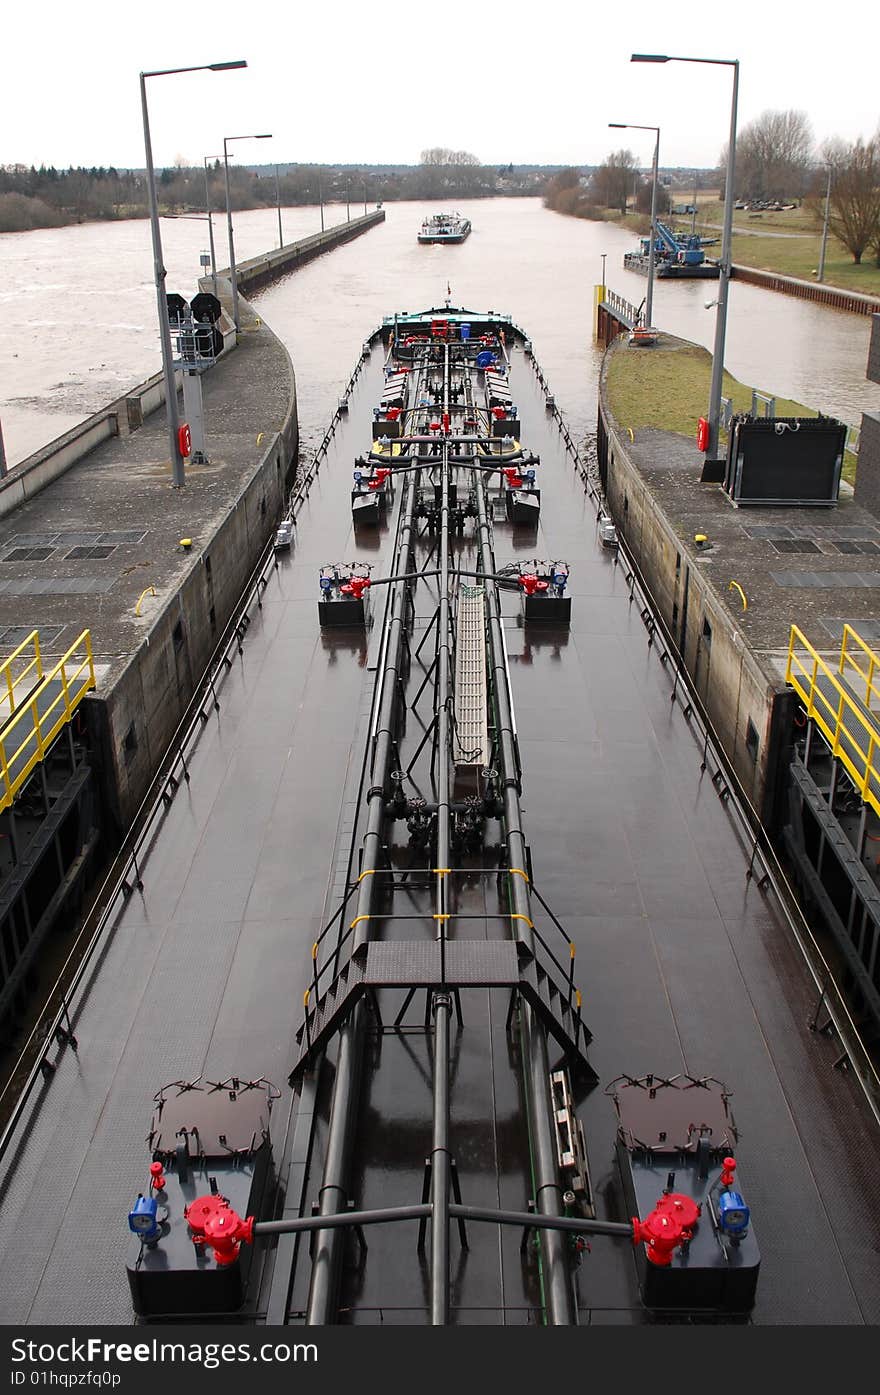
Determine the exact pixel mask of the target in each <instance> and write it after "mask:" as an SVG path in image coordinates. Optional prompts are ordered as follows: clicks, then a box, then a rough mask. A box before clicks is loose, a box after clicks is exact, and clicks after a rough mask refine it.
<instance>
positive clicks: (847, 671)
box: [838, 625, 880, 712]
mask: <svg viewBox="0 0 880 1395" xmlns="http://www.w3.org/2000/svg"><path fill="white" fill-rule="evenodd" d="M853 651H855V652H853ZM878 668H880V659H878V658H877V655H876V654H875V653H874V651H873V649H869V648H868V646H867V644H866V643H865V641H864V640H863V639H862V637H861V635H859V634H857V633H856V631H855V630H854V629H853V628H852V626H851V625H844V627H843V643H842V644H841V646H840V666H839V670H838V671H839V672H840V674H841V675H842V676H843V677H844V678H845V679H846V680H847V682H848V683H849V685H850V687H852V688H855V689H856V691H857V692H858V693H859V696H860V697H861V696H862V695H861V692H859V689H860V686H861V684H864V694H865V695H864V697H862V702H863V703H864V704H865V706H866V707H867V708H869V709H870V710H871V711H872V712H873V711H876V710H877V709H880V687H878V685H877V684H876V683H875V682H874V676H875V674H876V672H877V669H878ZM853 674H856V675H858V678H859V679H860V680H861V683H859V682H857V681H856V678H855V677H853Z"/></svg>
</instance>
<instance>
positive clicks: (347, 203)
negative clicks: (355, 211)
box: [345, 179, 351, 223]
mask: <svg viewBox="0 0 880 1395" xmlns="http://www.w3.org/2000/svg"><path fill="white" fill-rule="evenodd" d="M345 221H346V223H350V222H351V180H350V179H349V180H348V182H347V184H346V186H345Z"/></svg>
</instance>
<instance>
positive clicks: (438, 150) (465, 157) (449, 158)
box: [419, 145, 480, 167]
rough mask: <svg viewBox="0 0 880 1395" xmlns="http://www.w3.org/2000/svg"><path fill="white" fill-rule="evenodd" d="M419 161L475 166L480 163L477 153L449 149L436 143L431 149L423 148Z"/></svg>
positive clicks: (430, 163) (426, 163)
mask: <svg viewBox="0 0 880 1395" xmlns="http://www.w3.org/2000/svg"><path fill="white" fill-rule="evenodd" d="M419 163H420V164H422V165H467V166H470V167H473V166H474V165H479V163H480V162H479V160H478V159H477V157H476V155H471V154H470V153H469V152H468V151H467V150H447V149H446V148H445V146H442V145H435V146H432V148H431V149H430V150H423V151H422V153H421V155H420V156H419Z"/></svg>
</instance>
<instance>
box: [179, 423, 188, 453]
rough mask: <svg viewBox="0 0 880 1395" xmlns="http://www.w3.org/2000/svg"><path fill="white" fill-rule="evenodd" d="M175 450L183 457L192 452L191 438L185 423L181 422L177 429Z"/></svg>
mask: <svg viewBox="0 0 880 1395" xmlns="http://www.w3.org/2000/svg"><path fill="white" fill-rule="evenodd" d="M177 449H178V450H179V451H180V454H181V455H183V456H188V455H190V454H191V452H192V436H191V434H190V429H189V426H188V425H187V423H186V422H183V424H182V425H181V426H179V427H178V429H177Z"/></svg>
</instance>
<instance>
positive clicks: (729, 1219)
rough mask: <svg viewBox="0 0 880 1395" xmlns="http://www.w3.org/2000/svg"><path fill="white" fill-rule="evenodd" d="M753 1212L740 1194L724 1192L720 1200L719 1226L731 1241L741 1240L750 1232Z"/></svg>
mask: <svg viewBox="0 0 880 1395" xmlns="http://www.w3.org/2000/svg"><path fill="white" fill-rule="evenodd" d="M750 1219H751V1212H750V1211H749V1208H748V1206H746V1204H745V1202H744V1201H743V1199H742V1196H741V1194H740V1193H739V1192H733V1191H728V1192H722V1193H721V1195H720V1197H719V1198H718V1226H719V1229H720V1230H721V1231H723V1233H724V1234H725V1235H729V1236H730V1237H731V1239H736V1240H739V1239H741V1238H742V1237H743V1236H744V1235H745V1234H746V1233H747V1231H748V1228H749V1220H750Z"/></svg>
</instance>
